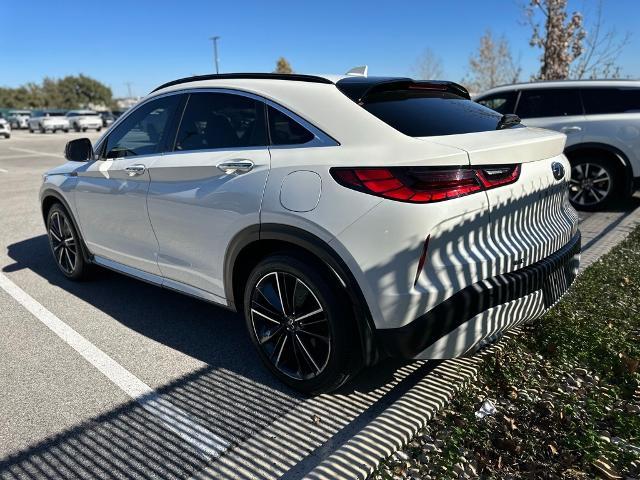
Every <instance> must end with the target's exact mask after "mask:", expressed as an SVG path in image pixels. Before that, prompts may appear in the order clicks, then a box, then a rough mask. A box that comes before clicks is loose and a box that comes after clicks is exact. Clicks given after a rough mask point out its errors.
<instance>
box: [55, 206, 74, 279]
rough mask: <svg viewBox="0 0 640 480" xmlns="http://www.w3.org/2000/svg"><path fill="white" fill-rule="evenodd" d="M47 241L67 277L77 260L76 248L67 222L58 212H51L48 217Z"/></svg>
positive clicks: (71, 272)
mask: <svg viewBox="0 0 640 480" xmlns="http://www.w3.org/2000/svg"><path fill="white" fill-rule="evenodd" d="M49 240H50V242H51V249H52V250H53V256H54V257H55V259H56V262H58V266H59V267H60V269H61V270H62V271H63V272H65V273H66V274H68V275H71V274H73V271H74V270H75V268H76V263H77V260H78V246H77V242H76V239H75V237H74V236H73V231H72V230H71V226H70V225H69V221H68V220H67V219H66V218H65V216H64V215H61V214H60V212H53V213H52V214H51V217H49Z"/></svg>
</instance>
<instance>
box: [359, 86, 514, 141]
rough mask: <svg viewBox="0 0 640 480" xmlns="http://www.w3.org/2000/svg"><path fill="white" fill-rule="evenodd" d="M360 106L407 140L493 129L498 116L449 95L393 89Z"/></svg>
mask: <svg viewBox="0 0 640 480" xmlns="http://www.w3.org/2000/svg"><path fill="white" fill-rule="evenodd" d="M362 107H363V108H364V109H365V110H367V111H368V112H369V113H371V114H373V115H375V116H376V117H378V118H379V119H380V120H382V121H383V122H385V123H387V124H389V125H390V126H392V127H393V128H395V129H396V130H398V131H400V132H402V133H404V134H405V135H409V136H411V137H430V136H437V135H456V134H460V133H474V132H486V131H491V130H496V128H497V127H498V122H500V119H501V118H502V115H500V114H499V113H497V112H495V111H493V110H491V109H489V108H487V107H484V106H482V105H479V104H477V103H475V102H473V101H472V100H468V99H466V98H463V97H460V96H458V95H455V94H453V93H450V92H439V91H434V92H428V91H422V92H415V91H409V90H395V91H388V92H380V93H375V94H372V95H369V96H367V97H366V98H365V101H364V103H363V105H362Z"/></svg>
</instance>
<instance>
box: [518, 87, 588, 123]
mask: <svg viewBox="0 0 640 480" xmlns="http://www.w3.org/2000/svg"><path fill="white" fill-rule="evenodd" d="M516 113H517V114H518V116H519V117H520V118H537V117H564V116H569V115H581V114H582V104H581V103H580V95H579V94H578V91H577V90H576V89H573V88H549V89H547V88H536V89H533V88H532V89H524V90H522V93H521V94H520V101H519V102H518V109H517V111H516Z"/></svg>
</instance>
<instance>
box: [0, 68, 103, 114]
mask: <svg viewBox="0 0 640 480" xmlns="http://www.w3.org/2000/svg"><path fill="white" fill-rule="evenodd" d="M111 103H112V92H111V89H110V88H109V87H107V86H105V85H103V84H102V83H100V82H99V81H97V80H94V79H93V78H90V77H87V76H86V75H78V76H77V77H76V76H71V75H70V76H66V77H64V78H62V79H60V80H56V79H52V78H48V77H46V78H44V79H43V80H42V84H41V85H38V84H36V83H27V84H26V85H23V86H21V87H18V88H0V107H7V108H66V109H72V108H91V107H94V106H107V107H108V106H110V105H111Z"/></svg>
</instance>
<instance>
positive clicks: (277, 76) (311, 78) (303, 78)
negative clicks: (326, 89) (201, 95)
mask: <svg viewBox="0 0 640 480" xmlns="http://www.w3.org/2000/svg"><path fill="white" fill-rule="evenodd" d="M232 78H233V79H235V78H250V79H258V80H291V81H294V82H311V83H328V84H332V83H333V82H332V81H331V80H329V79H327V78H324V77H318V76H315V75H301V74H298V73H213V74H209V75H194V76H192V77H184V78H179V79H178V80H173V81H171V82H167V83H163V84H162V85H160V86H159V87H156V88H154V89H153V90H151V93H153V92H157V91H158V90H161V89H163V88H166V87H172V86H173V85H180V84H181V83H188V82H199V81H202V80H226V79H232Z"/></svg>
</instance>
